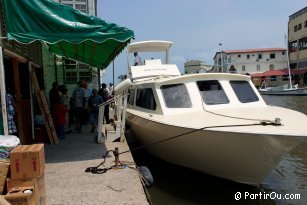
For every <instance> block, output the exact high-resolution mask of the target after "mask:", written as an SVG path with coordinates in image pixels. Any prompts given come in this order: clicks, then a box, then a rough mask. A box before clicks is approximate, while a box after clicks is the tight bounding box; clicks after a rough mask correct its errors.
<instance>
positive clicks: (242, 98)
mask: <svg viewBox="0 0 307 205" xmlns="http://www.w3.org/2000/svg"><path fill="white" fill-rule="evenodd" d="M233 82H244V83H245V85H248V88H249V90H248V91H244V93H243V94H241V93H240V92H238V91H240V90H238V89H235V88H234V84H233ZM229 84H230V87H231V88H232V90H233V92H234V93H235V95H236V97H237V99H238V100H239V101H240V102H241V103H253V102H259V100H260V99H259V97H258V96H257V94H256V92H255V91H254V89H253V88H252V86H251V84H250V82H249V81H247V80H230V81H229ZM244 90H246V87H245V88H244ZM251 95H252V96H251ZM248 97H249V98H248ZM247 99H252V100H247Z"/></svg>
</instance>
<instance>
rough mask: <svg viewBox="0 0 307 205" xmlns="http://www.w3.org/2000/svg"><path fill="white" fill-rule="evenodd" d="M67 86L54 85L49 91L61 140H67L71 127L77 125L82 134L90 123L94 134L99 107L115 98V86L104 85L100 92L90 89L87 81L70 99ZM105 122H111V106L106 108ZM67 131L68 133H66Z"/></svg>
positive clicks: (81, 83)
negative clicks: (85, 125)
mask: <svg viewBox="0 0 307 205" xmlns="http://www.w3.org/2000/svg"><path fill="white" fill-rule="evenodd" d="M67 91H68V89H67V88H66V86H63V85H61V86H59V85H58V83H57V82H54V83H53V84H52V88H51V90H50V91H49V103H50V112H51V115H52V117H53V119H54V125H55V128H56V132H57V135H58V137H59V139H65V137H64V134H65V133H68V132H71V129H70V127H71V126H73V125H75V126H76V131H78V132H79V133H80V132H82V126H83V125H84V124H88V123H90V124H91V126H92V128H91V132H94V131H95V129H96V127H97V122H98V114H99V105H101V104H102V103H103V102H105V101H107V100H108V99H110V98H112V97H113V84H112V83H110V84H109V87H107V84H105V83H103V84H102V85H101V88H100V89H99V90H97V89H90V88H88V84H87V83H86V82H85V81H83V80H82V81H80V82H79V83H78V84H77V87H76V88H75V89H74V90H73V93H72V96H71V97H68V95H67ZM104 121H105V122H106V123H109V122H110V117H109V106H108V105H107V106H105V111H104ZM65 130H66V131H65Z"/></svg>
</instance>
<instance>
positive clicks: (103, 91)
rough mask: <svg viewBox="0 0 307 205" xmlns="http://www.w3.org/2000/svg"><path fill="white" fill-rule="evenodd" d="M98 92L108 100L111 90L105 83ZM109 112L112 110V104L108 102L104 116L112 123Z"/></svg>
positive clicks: (107, 122) (104, 100)
mask: <svg viewBox="0 0 307 205" xmlns="http://www.w3.org/2000/svg"><path fill="white" fill-rule="evenodd" d="M98 94H99V95H100V96H101V97H102V99H103V102H106V101H107V100H108V99H109V91H108V89H107V84H105V83H102V84H101V89H100V90H99V92H98ZM109 112H110V105H109V104H107V105H105V107H104V118H105V120H106V124H109V123H110V117H109Z"/></svg>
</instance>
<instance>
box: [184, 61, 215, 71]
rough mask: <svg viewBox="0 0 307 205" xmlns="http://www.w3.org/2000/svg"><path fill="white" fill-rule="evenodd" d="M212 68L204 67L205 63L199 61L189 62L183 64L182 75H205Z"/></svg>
mask: <svg viewBox="0 0 307 205" xmlns="http://www.w3.org/2000/svg"><path fill="white" fill-rule="evenodd" d="M211 68H212V66H210V65H206V63H205V62H203V61H200V60H190V61H187V62H186V63H184V73H185V74H191V73H207V72H208V71H209V70H211Z"/></svg>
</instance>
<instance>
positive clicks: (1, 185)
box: [0, 160, 10, 194]
mask: <svg viewBox="0 0 307 205" xmlns="http://www.w3.org/2000/svg"><path fill="white" fill-rule="evenodd" d="M9 168H10V161H8V160H0V194H5V192H6V186H5V184H6V183H5V182H6V178H7V177H8V174H9Z"/></svg>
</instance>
